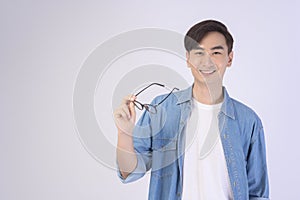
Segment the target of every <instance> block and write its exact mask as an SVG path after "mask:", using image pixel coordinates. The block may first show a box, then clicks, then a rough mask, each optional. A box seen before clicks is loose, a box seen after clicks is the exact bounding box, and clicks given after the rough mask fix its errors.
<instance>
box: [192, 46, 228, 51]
mask: <svg viewBox="0 0 300 200" xmlns="http://www.w3.org/2000/svg"><path fill="white" fill-rule="evenodd" d="M194 49H195V50H204V49H203V48H202V47H199V46H197V47H195V48H194ZM217 49H221V50H224V47H223V46H221V45H218V46H215V47H212V48H211V49H210V50H217Z"/></svg>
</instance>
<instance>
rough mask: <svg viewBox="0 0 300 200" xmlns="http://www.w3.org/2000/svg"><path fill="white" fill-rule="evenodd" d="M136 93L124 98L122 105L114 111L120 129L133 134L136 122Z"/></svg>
mask: <svg viewBox="0 0 300 200" xmlns="http://www.w3.org/2000/svg"><path fill="white" fill-rule="evenodd" d="M135 99H136V97H135V96H134V95H128V96H126V97H124V98H123V100H122V103H121V105H120V106H119V107H118V108H117V109H116V110H115V111H114V119H115V123H116V126H117V128H118V129H119V131H121V132H124V133H127V134H131V133H132V130H133V128H134V124H135V118H136V113H135V108H134V103H133V101H134V100H135Z"/></svg>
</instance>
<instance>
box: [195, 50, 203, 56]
mask: <svg viewBox="0 0 300 200" xmlns="http://www.w3.org/2000/svg"><path fill="white" fill-rule="evenodd" d="M195 54H196V55H203V54H204V53H203V52H201V51H196V52H195Z"/></svg>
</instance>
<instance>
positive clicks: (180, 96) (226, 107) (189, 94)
mask: <svg viewBox="0 0 300 200" xmlns="http://www.w3.org/2000/svg"><path fill="white" fill-rule="evenodd" d="M174 94H175V95H176V97H177V104H182V103H185V102H189V103H191V101H192V98H193V85H191V86H190V87H188V88H187V89H185V90H180V91H178V92H175V93H174ZM223 94H224V101H223V104H222V107H221V112H223V113H224V114H225V115H227V116H228V117H230V118H232V119H235V113H234V106H233V102H232V99H231V97H230V96H229V94H228V92H227V90H226V88H225V87H223Z"/></svg>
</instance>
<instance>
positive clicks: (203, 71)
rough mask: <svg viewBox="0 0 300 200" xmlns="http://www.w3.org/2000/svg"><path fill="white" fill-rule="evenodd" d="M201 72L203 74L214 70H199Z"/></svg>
mask: <svg viewBox="0 0 300 200" xmlns="http://www.w3.org/2000/svg"><path fill="white" fill-rule="evenodd" d="M199 71H200V72H201V73H203V74H212V73H213V72H215V71H216V70H199Z"/></svg>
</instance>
